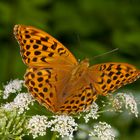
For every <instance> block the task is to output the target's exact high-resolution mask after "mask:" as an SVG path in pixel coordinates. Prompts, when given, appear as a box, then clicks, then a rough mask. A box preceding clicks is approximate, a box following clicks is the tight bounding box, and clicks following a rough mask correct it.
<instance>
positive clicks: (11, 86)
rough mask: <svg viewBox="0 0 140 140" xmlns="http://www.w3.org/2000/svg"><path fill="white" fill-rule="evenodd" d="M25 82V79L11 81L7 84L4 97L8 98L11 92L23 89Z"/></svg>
mask: <svg viewBox="0 0 140 140" xmlns="http://www.w3.org/2000/svg"><path fill="white" fill-rule="evenodd" d="M23 82H24V81H23V80H19V79H15V80H13V81H10V82H9V83H8V84H7V85H5V86H4V92H3V93H4V95H3V99H7V98H8V97H9V95H10V93H15V92H19V91H21V89H22V84H23Z"/></svg>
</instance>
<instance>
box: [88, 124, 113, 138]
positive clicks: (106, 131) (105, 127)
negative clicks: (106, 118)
mask: <svg viewBox="0 0 140 140" xmlns="http://www.w3.org/2000/svg"><path fill="white" fill-rule="evenodd" d="M89 135H90V136H96V137H98V138H100V139H101V140H114V138H115V133H114V131H113V129H112V128H111V126H110V125H109V124H107V123H106V122H99V123H98V124H95V125H94V130H93V132H91V133H90V134H89Z"/></svg>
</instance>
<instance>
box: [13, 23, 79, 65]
mask: <svg viewBox="0 0 140 140" xmlns="http://www.w3.org/2000/svg"><path fill="white" fill-rule="evenodd" d="M14 35H15V37H16V39H17V41H18V42H19V44H20V52H21V56H22V59H23V62H24V63H25V64H26V65H28V66H30V67H44V66H45V67H47V66H48V67H50V65H51V64H52V65H54V64H60V65H61V64H63V65H75V64H77V60H76V59H75V57H74V56H73V55H72V53H71V52H70V51H69V50H68V49H67V48H66V47H64V46H63V45H62V44H61V43H60V42H59V41H57V40H56V39H55V38H53V37H52V36H51V35H49V34H48V33H46V32H44V31H42V30H39V29H36V28H34V27H32V26H24V25H15V27H14Z"/></svg>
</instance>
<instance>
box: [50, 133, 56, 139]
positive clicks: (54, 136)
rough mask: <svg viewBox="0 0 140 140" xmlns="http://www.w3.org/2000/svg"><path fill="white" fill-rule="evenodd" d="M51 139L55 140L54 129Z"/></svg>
mask: <svg viewBox="0 0 140 140" xmlns="http://www.w3.org/2000/svg"><path fill="white" fill-rule="evenodd" d="M51 140H56V132H55V131H54V132H53V135H52V138H51Z"/></svg>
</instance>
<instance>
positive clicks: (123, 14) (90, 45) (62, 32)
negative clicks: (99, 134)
mask: <svg viewBox="0 0 140 140" xmlns="http://www.w3.org/2000/svg"><path fill="white" fill-rule="evenodd" d="M15 24H25V25H32V26H35V27H38V28H40V29H43V30H44V31H46V32H48V33H49V34H51V35H53V36H54V37H55V38H57V39H58V40H59V41H60V42H62V43H63V44H64V45H65V46H67V48H68V49H69V50H71V52H72V53H73V54H74V55H75V56H76V58H77V59H83V58H86V57H87V58H89V59H90V61H91V64H96V63H102V62H108V61H116V62H128V63H131V64H133V65H135V66H136V67H138V68H140V1H139V0H108V1H105V0H98V1H95V0H70V1H68V0H1V1H0V45H1V46H0V81H1V83H6V81H9V80H10V79H15V78H20V79H23V75H24V72H25V69H26V66H25V65H24V64H23V62H22V60H21V57H20V53H19V47H18V44H17V42H16V40H15V39H14V36H13V26H14V25H15ZM114 48H119V50H118V51H116V52H113V53H110V54H106V55H103V56H100V57H98V58H96V59H94V56H97V55H101V54H103V53H106V52H108V51H111V50H112V49H114ZM1 85H2V84H1ZM139 85H140V81H137V82H136V83H134V84H131V85H129V86H127V87H125V89H128V88H129V90H133V93H134V94H135V93H136V94H135V96H136V97H137V98H138V99H140V96H139V95H138V94H140V92H139V91H140V87H139ZM104 120H106V121H107V122H108V123H111V124H112V125H113V126H115V127H116V128H117V129H119V131H120V136H119V138H118V139H119V140H132V139H133V140H139V138H140V119H134V118H132V117H130V116H129V115H128V114H125V115H120V114H119V115H118V114H115V115H114V116H113V117H112V116H110V115H106V116H104ZM25 139H32V138H31V137H30V138H29V137H26V138H25ZM38 139H41V140H45V139H46V137H40V138H38ZM47 139H48V138H47Z"/></svg>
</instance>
